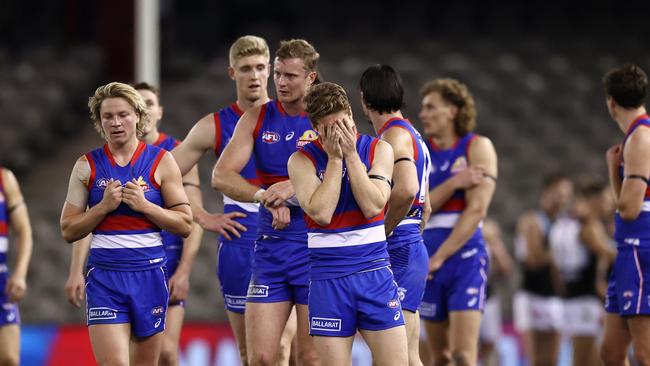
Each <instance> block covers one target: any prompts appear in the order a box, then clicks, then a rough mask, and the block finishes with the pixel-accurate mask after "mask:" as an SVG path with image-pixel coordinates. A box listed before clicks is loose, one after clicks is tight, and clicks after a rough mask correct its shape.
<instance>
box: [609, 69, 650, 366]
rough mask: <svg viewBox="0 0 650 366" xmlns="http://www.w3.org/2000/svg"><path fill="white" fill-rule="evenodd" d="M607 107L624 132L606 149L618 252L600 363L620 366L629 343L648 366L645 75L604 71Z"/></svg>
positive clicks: (649, 215) (649, 210)
mask: <svg viewBox="0 0 650 366" xmlns="http://www.w3.org/2000/svg"><path fill="white" fill-rule="evenodd" d="M603 84H604V86H605V95H606V97H607V99H606V103H607V109H608V111H609V114H610V115H611V117H612V119H614V121H616V124H617V125H618V127H619V128H620V129H621V131H623V133H625V138H624V139H623V142H622V143H621V144H617V145H614V146H612V147H611V148H610V149H609V150H607V154H606V157H607V167H608V170H609V179H610V182H611V186H612V190H613V192H614V196H615V200H616V208H617V212H616V215H615V219H616V229H615V234H614V239H615V240H616V244H617V250H618V254H617V256H616V260H615V262H614V268H613V270H612V274H611V277H610V280H609V288H608V291H607V299H606V302H605V310H606V312H607V314H606V316H605V336H604V338H603V344H602V348H601V353H600V355H601V359H602V360H603V362H604V364H605V365H623V364H624V363H625V355H626V352H627V348H628V347H629V345H630V343H632V345H633V347H634V357H635V358H636V360H637V362H638V363H639V364H640V365H650V317H649V316H648V315H650V301H648V300H649V299H650V297H648V296H649V295H650V187H648V179H649V177H650V158H648V157H649V156H650V129H649V128H648V127H650V117H648V115H647V112H646V108H645V99H646V94H647V87H648V77H647V75H646V73H645V72H644V71H643V70H642V69H641V68H640V67H638V66H636V65H630V64H628V65H624V66H622V67H619V68H616V69H613V70H610V71H609V72H608V73H607V74H606V75H605V77H604V78H603Z"/></svg>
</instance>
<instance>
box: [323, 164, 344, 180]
mask: <svg viewBox="0 0 650 366" xmlns="http://www.w3.org/2000/svg"><path fill="white" fill-rule="evenodd" d="M346 171H347V170H346V168H345V167H343V173H342V174H341V176H342V177H345V173H346ZM318 179H320V180H321V182H322V181H323V179H325V170H319V171H318ZM349 180H350V177H348V181H349Z"/></svg>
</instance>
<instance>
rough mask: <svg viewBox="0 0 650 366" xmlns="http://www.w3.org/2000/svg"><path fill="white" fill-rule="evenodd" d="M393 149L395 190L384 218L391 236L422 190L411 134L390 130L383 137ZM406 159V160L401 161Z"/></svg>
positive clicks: (387, 231) (395, 129)
mask: <svg viewBox="0 0 650 366" xmlns="http://www.w3.org/2000/svg"><path fill="white" fill-rule="evenodd" d="M382 140H384V141H386V142H388V143H389V144H390V146H391V147H392V148H393V153H394V155H395V161H396V162H397V163H394V167H393V189H392V191H391V193H390V199H389V200H388V206H387V207H388V211H387V212H386V216H385V218H384V226H385V229H386V234H387V235H388V234H390V233H391V232H392V231H393V230H394V229H395V227H397V225H398V224H399V223H400V221H402V219H403V218H404V217H405V216H406V214H407V213H408V212H409V210H410V209H411V207H412V206H413V200H414V199H415V196H416V195H417V194H418V190H419V189H420V182H419V181H418V171H417V168H416V167H415V163H414V160H413V157H414V152H413V142H412V139H411V134H409V133H408V132H407V131H406V130H404V129H401V128H390V129H388V131H386V132H385V133H384V135H383V137H382ZM400 159H404V160H400Z"/></svg>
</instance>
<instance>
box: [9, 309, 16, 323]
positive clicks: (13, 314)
mask: <svg viewBox="0 0 650 366" xmlns="http://www.w3.org/2000/svg"><path fill="white" fill-rule="evenodd" d="M14 320H16V312H15V311H10V312H9V313H7V322H9V323H11V322H13V321H14Z"/></svg>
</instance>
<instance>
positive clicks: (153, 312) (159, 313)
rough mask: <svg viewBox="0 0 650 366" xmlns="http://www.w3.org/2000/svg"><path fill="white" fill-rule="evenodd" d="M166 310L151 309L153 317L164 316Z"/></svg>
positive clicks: (161, 308)
mask: <svg viewBox="0 0 650 366" xmlns="http://www.w3.org/2000/svg"><path fill="white" fill-rule="evenodd" d="M164 310H165V309H164V308H163V307H162V306H156V307H155V308H153V309H151V315H153V316H158V315H162V314H163V311H164Z"/></svg>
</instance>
